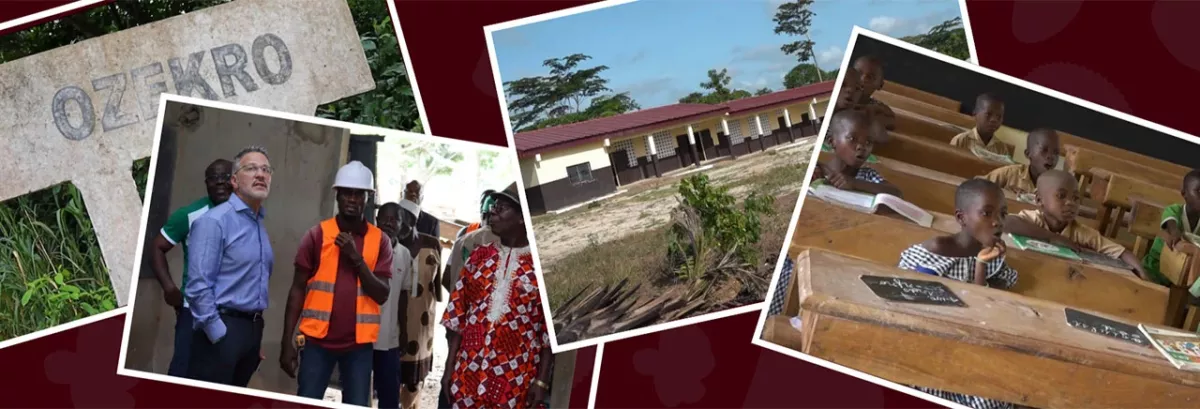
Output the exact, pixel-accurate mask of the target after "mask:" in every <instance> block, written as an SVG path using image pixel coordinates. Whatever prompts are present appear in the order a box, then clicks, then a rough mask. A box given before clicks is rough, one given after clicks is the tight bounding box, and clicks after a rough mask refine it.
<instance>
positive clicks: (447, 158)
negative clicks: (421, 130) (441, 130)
mask: <svg viewBox="0 0 1200 409" xmlns="http://www.w3.org/2000/svg"><path fill="white" fill-rule="evenodd" d="M402 152H403V153H404V155H403V158H404V159H403V160H401V161H400V163H399V165H400V168H401V169H404V170H406V171H408V172H410V173H408V175H411V176H406V177H408V179H409V180H416V181H417V182H420V183H421V186H424V185H425V184H426V183H428V182H429V180H430V179H432V178H433V177H434V176H445V175H449V174H451V173H452V172H453V171H454V167H455V166H456V165H458V164H459V163H460V162H462V161H463V154H462V152H459V151H457V150H455V149H453V148H452V147H451V145H450V144H447V143H441V142H431V141H414V142H411V143H407V144H404V148H403V150H402ZM405 182H406V183H407V181H405Z"/></svg>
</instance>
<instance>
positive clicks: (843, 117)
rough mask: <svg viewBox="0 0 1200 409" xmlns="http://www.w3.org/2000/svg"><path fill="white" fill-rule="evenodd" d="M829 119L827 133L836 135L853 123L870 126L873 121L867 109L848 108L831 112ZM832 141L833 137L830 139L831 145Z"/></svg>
mask: <svg viewBox="0 0 1200 409" xmlns="http://www.w3.org/2000/svg"><path fill="white" fill-rule="evenodd" d="M831 120H832V122H830V123H829V132H828V134H829V135H838V134H840V133H841V132H843V131H844V130H845V128H847V127H849V126H850V125H851V124H854V123H861V124H863V125H865V126H867V127H870V126H871V124H872V122H873V119H872V118H871V114H869V113H867V111H863V110H850V109H846V110H841V111H838V112H835V113H833V118H831ZM827 136H828V135H827ZM832 141H833V139H830V144H831V145H832Z"/></svg>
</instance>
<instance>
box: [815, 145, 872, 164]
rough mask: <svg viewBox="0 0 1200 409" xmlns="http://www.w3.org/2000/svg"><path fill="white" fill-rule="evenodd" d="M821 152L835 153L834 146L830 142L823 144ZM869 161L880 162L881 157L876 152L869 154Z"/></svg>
mask: <svg viewBox="0 0 1200 409" xmlns="http://www.w3.org/2000/svg"><path fill="white" fill-rule="evenodd" d="M821 152H826V153H833V147H832V146H829V145H828V144H821ZM867 163H879V158H876V157H875V155H874V154H872V155H869V156H867Z"/></svg>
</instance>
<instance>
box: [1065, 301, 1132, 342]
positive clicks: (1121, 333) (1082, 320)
mask: <svg viewBox="0 0 1200 409" xmlns="http://www.w3.org/2000/svg"><path fill="white" fill-rule="evenodd" d="M1066 310H1067V311H1066V312H1067V325H1070V326H1072V327H1075V328H1077V329H1081V330H1084V331H1089V332H1092V333H1094V334H1100V335H1103V336H1106V337H1109V338H1115V339H1119V340H1121V341H1125V342H1128V343H1131V344H1136V345H1141V346H1144V347H1149V346H1150V341H1149V340H1147V339H1146V337H1145V336H1144V335H1142V330H1140V329H1138V327H1137V326H1133V325H1129V324H1126V323H1122V322H1117V321H1113V320H1110V319H1108V318H1103V317H1097V316H1095V315H1092V314H1088V313H1086V312H1083V311H1079V310H1075V309H1071V308H1067V309H1066Z"/></svg>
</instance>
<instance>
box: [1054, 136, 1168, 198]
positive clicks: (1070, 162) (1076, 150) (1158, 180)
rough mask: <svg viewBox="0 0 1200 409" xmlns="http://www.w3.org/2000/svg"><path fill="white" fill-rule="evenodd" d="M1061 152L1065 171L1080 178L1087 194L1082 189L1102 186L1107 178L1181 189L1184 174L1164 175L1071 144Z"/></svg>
mask: <svg viewBox="0 0 1200 409" xmlns="http://www.w3.org/2000/svg"><path fill="white" fill-rule="evenodd" d="M1063 151H1064V153H1065V155H1064V156H1066V159H1067V162H1066V164H1065V166H1064V168H1065V169H1066V170H1067V171H1070V172H1071V173H1074V174H1075V176H1076V177H1078V178H1079V183H1080V187H1081V189H1080V190H1081V191H1086V190H1088V189H1085V187H1086V186H1089V185H1091V184H1092V183H1104V182H1105V181H1106V179H1107V177H1108V175H1110V174H1119V175H1124V176H1126V177H1130V178H1134V179H1138V180H1141V181H1143V182H1149V183H1152V184H1155V185H1158V186H1162V187H1166V188H1170V189H1176V190H1178V189H1179V188H1180V186H1183V176H1184V175H1185V174H1186V172H1184V173H1177V174H1172V173H1167V172H1163V171H1160V170H1157V169H1153V168H1150V167H1147V166H1143V165H1140V164H1137V163H1133V162H1127V161H1125V160H1121V159H1118V158H1115V157H1112V156H1108V155H1105V154H1102V153H1099V152H1096V151H1094V150H1091V149H1087V148H1083V147H1080V146H1078V145H1073V144H1064V145H1063ZM1093 169H1103V170H1104V172H1095V171H1094V170H1093Z"/></svg>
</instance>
